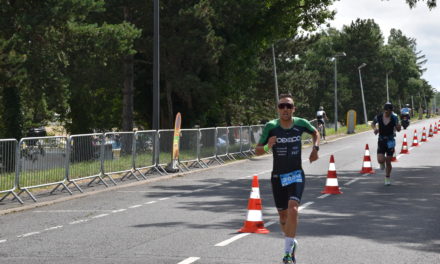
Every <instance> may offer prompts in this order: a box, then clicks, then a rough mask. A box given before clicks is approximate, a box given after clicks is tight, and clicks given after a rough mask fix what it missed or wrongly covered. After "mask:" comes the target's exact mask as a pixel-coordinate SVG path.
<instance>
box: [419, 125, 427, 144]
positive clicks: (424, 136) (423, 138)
mask: <svg viewBox="0 0 440 264" xmlns="http://www.w3.org/2000/svg"><path fill="white" fill-rule="evenodd" d="M426 141H428V140H427V139H426V131H425V127H423V132H422V140H420V142H426Z"/></svg>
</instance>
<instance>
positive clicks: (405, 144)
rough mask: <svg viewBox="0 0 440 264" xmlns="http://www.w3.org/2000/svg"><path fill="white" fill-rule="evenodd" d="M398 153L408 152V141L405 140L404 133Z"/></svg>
mask: <svg viewBox="0 0 440 264" xmlns="http://www.w3.org/2000/svg"><path fill="white" fill-rule="evenodd" d="M400 154H409V151H408V142H407V141H406V134H403V143H402V150H401V151H400Z"/></svg>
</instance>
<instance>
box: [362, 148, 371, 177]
mask: <svg viewBox="0 0 440 264" xmlns="http://www.w3.org/2000/svg"><path fill="white" fill-rule="evenodd" d="M360 173H374V170H373V167H372V166H371V157H370V148H369V147H368V144H366V145H365V155H364V162H363V163H362V169H361V171H360Z"/></svg>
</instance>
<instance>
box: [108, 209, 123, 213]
mask: <svg viewBox="0 0 440 264" xmlns="http://www.w3.org/2000/svg"><path fill="white" fill-rule="evenodd" d="M124 211H127V209H118V210H113V211H112V213H120V212H124Z"/></svg>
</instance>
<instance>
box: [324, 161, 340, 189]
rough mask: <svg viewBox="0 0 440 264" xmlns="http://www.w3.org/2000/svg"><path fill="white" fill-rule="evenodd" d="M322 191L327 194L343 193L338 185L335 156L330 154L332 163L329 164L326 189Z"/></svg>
mask: <svg viewBox="0 0 440 264" xmlns="http://www.w3.org/2000/svg"><path fill="white" fill-rule="evenodd" d="M321 193H326V194H341V193H342V192H341V190H340V189H339V185H338V178H337V176H336V166H335V158H334V157H333V155H331V156H330V165H329V166H328V172H327V181H326V182H325V187H324V190H323V191H322V192H321Z"/></svg>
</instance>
